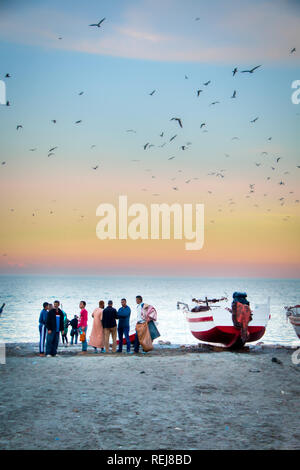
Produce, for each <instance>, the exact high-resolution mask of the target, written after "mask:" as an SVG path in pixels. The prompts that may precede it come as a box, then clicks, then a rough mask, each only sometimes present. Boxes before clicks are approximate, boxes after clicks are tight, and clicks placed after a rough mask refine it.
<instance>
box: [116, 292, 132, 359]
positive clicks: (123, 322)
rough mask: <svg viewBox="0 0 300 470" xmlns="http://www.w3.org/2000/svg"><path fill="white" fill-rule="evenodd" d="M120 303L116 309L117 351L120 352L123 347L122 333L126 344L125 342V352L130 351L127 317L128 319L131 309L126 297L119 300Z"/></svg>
mask: <svg viewBox="0 0 300 470" xmlns="http://www.w3.org/2000/svg"><path fill="white" fill-rule="evenodd" d="M121 305H122V307H120V308H119V310H118V319H119V322H118V336H119V348H118V353H119V352H120V353H121V352H122V349H123V335H124V336H125V339H126V344H127V353H130V346H131V344H130V339H129V319H130V314H131V310H130V307H128V305H127V302H126V299H122V300H121Z"/></svg>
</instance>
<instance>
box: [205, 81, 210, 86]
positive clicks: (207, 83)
mask: <svg viewBox="0 0 300 470" xmlns="http://www.w3.org/2000/svg"><path fill="white" fill-rule="evenodd" d="M210 82H211V80H208V82H205V83H203V85H204V86H207V85H209V84H210Z"/></svg>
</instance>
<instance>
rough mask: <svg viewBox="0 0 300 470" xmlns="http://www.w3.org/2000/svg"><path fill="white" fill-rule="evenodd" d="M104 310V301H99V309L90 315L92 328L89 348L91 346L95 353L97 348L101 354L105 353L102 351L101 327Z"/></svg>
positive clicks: (102, 337) (102, 336) (102, 334)
mask: <svg viewBox="0 0 300 470" xmlns="http://www.w3.org/2000/svg"><path fill="white" fill-rule="evenodd" d="M103 309H104V301H103V300H100V302H99V307H98V308H95V310H94V311H93V313H92V317H93V319H94V321H93V327H92V332H91V336H90V340H89V346H93V348H94V351H95V353H97V352H98V348H101V352H105V349H104V333H103V326H102V315H103Z"/></svg>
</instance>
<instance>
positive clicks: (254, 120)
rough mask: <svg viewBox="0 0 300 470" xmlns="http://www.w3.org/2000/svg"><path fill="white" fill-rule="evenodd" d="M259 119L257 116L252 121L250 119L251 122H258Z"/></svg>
mask: <svg viewBox="0 0 300 470" xmlns="http://www.w3.org/2000/svg"><path fill="white" fill-rule="evenodd" d="M257 119H258V117H256V118H255V119H252V121H250V122H256V121H257Z"/></svg>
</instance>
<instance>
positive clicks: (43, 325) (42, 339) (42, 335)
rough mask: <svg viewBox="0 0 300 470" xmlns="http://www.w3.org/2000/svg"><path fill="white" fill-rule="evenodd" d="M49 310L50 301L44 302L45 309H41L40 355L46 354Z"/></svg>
mask: <svg viewBox="0 0 300 470" xmlns="http://www.w3.org/2000/svg"><path fill="white" fill-rule="evenodd" d="M48 310H49V304H48V302H44V303H43V310H42V311H41V313H40V318H39V332H40V343H39V350H40V356H45V341H46V334H47V328H46V322H47V316H48Z"/></svg>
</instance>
